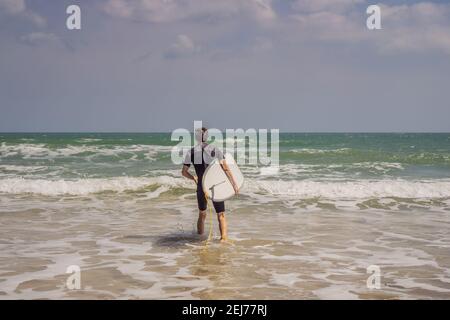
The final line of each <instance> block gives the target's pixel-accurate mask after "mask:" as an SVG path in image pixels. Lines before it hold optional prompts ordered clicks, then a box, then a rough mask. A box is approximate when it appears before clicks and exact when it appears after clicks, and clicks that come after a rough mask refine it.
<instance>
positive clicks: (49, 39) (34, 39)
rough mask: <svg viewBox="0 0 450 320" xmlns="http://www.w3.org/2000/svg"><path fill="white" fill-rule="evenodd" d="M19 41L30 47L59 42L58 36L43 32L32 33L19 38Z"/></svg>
mask: <svg viewBox="0 0 450 320" xmlns="http://www.w3.org/2000/svg"><path fill="white" fill-rule="evenodd" d="M20 40H21V41H23V42H24V43H26V44H28V45H32V46H37V45H42V44H49V43H57V42H59V38H58V36H56V35H55V34H53V33H45V32H32V33H29V34H27V35H24V36H22V37H20Z"/></svg>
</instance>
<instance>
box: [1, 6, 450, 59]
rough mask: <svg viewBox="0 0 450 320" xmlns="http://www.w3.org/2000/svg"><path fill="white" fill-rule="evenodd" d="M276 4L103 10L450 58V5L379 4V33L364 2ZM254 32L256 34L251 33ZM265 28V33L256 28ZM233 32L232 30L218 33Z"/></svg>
mask: <svg viewBox="0 0 450 320" xmlns="http://www.w3.org/2000/svg"><path fill="white" fill-rule="evenodd" d="M0 1H5V0H0ZM8 1H11V0H8ZM282 1H286V0H108V1H107V2H106V3H105V5H104V7H103V8H104V11H105V12H106V13H107V14H109V15H111V16H115V17H120V18H124V19H132V20H140V21H147V22H150V23H173V24H175V23H191V22H193V21H194V22H203V21H207V22H220V21H223V20H227V21H229V22H231V24H233V25H234V26H237V27H238V28H247V27H250V29H249V30H251V31H250V32H249V31H248V30H245V31H246V34H247V35H248V33H251V32H253V36H254V39H256V38H257V37H263V38H266V39H269V40H270V38H277V37H278V38H288V40H289V41H299V40H300V41H301V40H304V39H307V40H311V41H318V42H324V41H330V42H336V43H343V44H347V43H353V44H356V43H367V44H369V45H373V46H374V48H375V49H376V50H378V51H379V52H382V53H396V52H403V51H405V52H406V51H415V52H426V51H429V50H438V51H443V52H450V45H449V42H450V4H438V3H433V2H420V3H415V4H403V5H382V4H380V6H381V9H382V10H381V14H382V27H383V29H382V30H375V31H369V30H367V28H366V24H365V20H366V18H367V14H366V12H365V9H366V6H367V5H368V4H369V1H367V0H292V1H291V2H290V4H289V5H288V8H287V10H286V7H284V8H285V9H284V10H281V11H280V12H279V13H277V12H276V10H275V8H278V7H279V6H277V5H276V4H277V2H278V3H281V2H282ZM242 21H245V22H246V23H241V22H242ZM231 24H230V25H231ZM254 26H256V28H253V29H252V27H254ZM266 26H268V28H265V29H263V28H261V27H266ZM233 28H234V27H233ZM234 30H237V29H232V28H229V29H227V30H225V29H223V30H222V32H234ZM255 30H257V31H255ZM265 31H267V33H265ZM207 32H208V31H207V30H205V33H207ZM220 32H221V31H220V30H219V29H216V30H215V31H214V32H211V33H210V37H220V34H219V33H220ZM228 36H229V35H228ZM201 38H202V40H203V41H206V42H207V41H208V39H207V38H208V35H205V34H203V35H202V36H201ZM254 39H250V40H249V39H248V38H245V39H244V37H243V38H241V39H240V40H239V39H236V41H246V42H247V43H249V44H251V43H252V41H253V40H254ZM178 42H180V41H178ZM267 43H268V42H267ZM267 43H266V44H267ZM271 45H272V44H271ZM181 48H182V45H181V42H180V43H178V44H174V45H173V47H172V48H171V49H169V50H168V52H166V54H167V53H168V55H169V56H182V55H183V54H182V51H183V50H185V51H189V49H187V48H184V49H183V50H181ZM210 49H211V48H210ZM212 49H213V50H214V48H212Z"/></svg>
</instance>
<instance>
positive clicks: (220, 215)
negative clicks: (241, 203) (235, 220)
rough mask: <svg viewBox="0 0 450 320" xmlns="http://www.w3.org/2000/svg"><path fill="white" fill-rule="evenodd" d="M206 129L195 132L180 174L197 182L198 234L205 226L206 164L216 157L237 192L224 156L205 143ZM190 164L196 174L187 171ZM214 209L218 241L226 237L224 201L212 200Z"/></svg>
mask: <svg viewBox="0 0 450 320" xmlns="http://www.w3.org/2000/svg"><path fill="white" fill-rule="evenodd" d="M207 134H208V129H206V128H201V129H198V130H197V131H196V132H195V139H196V140H197V143H198V144H197V145H196V146H195V147H193V148H191V150H189V152H188V153H187V155H186V158H185V159H184V162H183V169H182V171H181V174H182V175H183V176H184V177H186V178H188V179H191V180H193V181H195V183H196V184H197V204H198V210H199V215H198V220H197V232H198V234H203V232H204V226H205V218H206V209H207V199H206V197H205V193H204V192H203V186H202V179H203V174H204V173H205V170H206V168H207V167H208V165H209V164H210V163H211V162H212V161H213V160H214V159H218V160H219V161H220V164H221V166H222V169H223V170H224V171H225V174H226V175H227V177H228V179H229V180H230V181H231V183H232V185H233V188H234V191H235V192H236V194H237V193H238V192H239V189H238V188H237V185H236V183H235V181H234V178H233V176H232V174H231V171H230V169H229V168H228V165H227V164H226V162H225V158H224V156H223V153H222V152H221V151H220V150H219V149H218V148H216V147H214V146H212V145H209V144H207V143H206V141H207V139H208V135H207ZM191 164H193V165H194V169H195V173H196V175H197V176H193V175H192V174H190V173H189V167H190V166H191ZM213 205H214V209H215V210H216V213H217V219H218V221H219V229H220V236H221V237H220V241H221V242H223V241H226V240H227V239H228V236H227V221H226V219H225V203H224V201H220V202H216V201H213Z"/></svg>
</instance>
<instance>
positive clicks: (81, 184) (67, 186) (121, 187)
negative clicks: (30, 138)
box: [0, 176, 193, 197]
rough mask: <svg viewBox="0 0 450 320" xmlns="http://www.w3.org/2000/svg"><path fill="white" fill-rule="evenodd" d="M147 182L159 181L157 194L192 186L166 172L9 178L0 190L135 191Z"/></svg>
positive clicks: (0, 182)
mask: <svg viewBox="0 0 450 320" xmlns="http://www.w3.org/2000/svg"><path fill="white" fill-rule="evenodd" d="M150 185H161V186H165V187H166V188H163V189H159V190H157V191H154V192H153V193H152V195H155V197H157V196H159V194H161V193H162V192H164V191H166V190H167V189H168V188H173V187H185V188H193V186H192V182H190V181H188V180H187V179H183V178H181V177H180V178H174V177H169V176H161V177H154V178H152V177H145V178H133V177H115V178H104V179H100V178H99V179H94V178H92V179H79V180H44V179H24V178H10V179H1V180H0V192H2V193H12V194H20V193H32V194H41V195H49V196H55V195H63V194H67V195H88V194H92V193H99V192H107V191H109V192H124V191H136V190H139V189H142V188H144V187H148V186H150Z"/></svg>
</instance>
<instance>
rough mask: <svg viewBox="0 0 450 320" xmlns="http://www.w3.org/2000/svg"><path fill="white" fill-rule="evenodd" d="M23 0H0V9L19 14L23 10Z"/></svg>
mask: <svg viewBox="0 0 450 320" xmlns="http://www.w3.org/2000/svg"><path fill="white" fill-rule="evenodd" d="M25 8H26V6H25V0H0V11H4V12H6V13H7V14H12V15H14V14H19V13H21V12H24V11H25Z"/></svg>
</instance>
